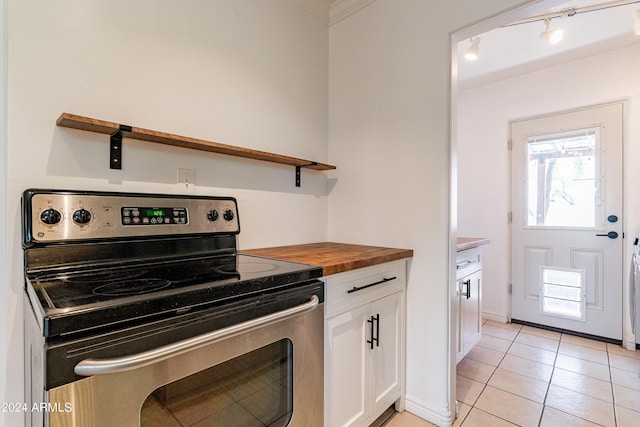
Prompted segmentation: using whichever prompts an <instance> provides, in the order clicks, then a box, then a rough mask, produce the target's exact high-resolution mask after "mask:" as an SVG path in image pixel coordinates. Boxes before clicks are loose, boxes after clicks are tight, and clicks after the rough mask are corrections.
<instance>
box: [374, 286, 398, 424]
mask: <svg viewBox="0 0 640 427" xmlns="http://www.w3.org/2000/svg"><path fill="white" fill-rule="evenodd" d="M402 305H403V300H402V292H396V293H395V294H392V295H389V296H387V297H384V298H382V299H379V300H377V301H374V302H372V303H371V316H372V318H373V319H375V320H374V326H373V333H374V337H375V338H377V339H376V340H374V344H373V349H371V346H370V345H369V346H368V349H369V351H370V352H371V360H372V366H371V368H372V369H371V375H372V391H373V396H372V398H373V413H375V414H377V413H379V412H380V413H381V411H383V410H384V409H386V408H388V407H389V405H391V404H392V403H393V402H395V401H396V400H397V399H398V397H399V396H400V391H401V386H402V382H401V381H402V379H401V378H402V377H401V375H402V371H401V361H402V348H401V341H400V338H401V333H402V328H403V322H402V318H401V314H402V312H403V310H402V308H403V307H402Z"/></svg>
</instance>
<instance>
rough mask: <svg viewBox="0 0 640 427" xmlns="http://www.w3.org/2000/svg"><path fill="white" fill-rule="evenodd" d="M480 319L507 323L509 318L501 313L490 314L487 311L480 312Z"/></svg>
mask: <svg viewBox="0 0 640 427" xmlns="http://www.w3.org/2000/svg"><path fill="white" fill-rule="evenodd" d="M482 318H483V319H485V320H493V321H494V322H498V323H509V321H510V320H509V316H508V315H506V314H503V313H491V312H488V311H483V312H482Z"/></svg>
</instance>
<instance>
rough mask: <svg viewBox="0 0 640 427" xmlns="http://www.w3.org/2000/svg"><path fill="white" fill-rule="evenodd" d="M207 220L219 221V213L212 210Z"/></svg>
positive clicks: (208, 213)
mask: <svg viewBox="0 0 640 427" xmlns="http://www.w3.org/2000/svg"><path fill="white" fill-rule="evenodd" d="M207 219H208V220H209V221H217V220H218V211H217V210H215V209H211V210H210V211H209V212H207Z"/></svg>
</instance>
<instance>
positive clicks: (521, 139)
mask: <svg viewBox="0 0 640 427" xmlns="http://www.w3.org/2000/svg"><path fill="white" fill-rule="evenodd" d="M622 135H623V104H622V103H612V104H606V105H601V106H597V107H590V108H584V109H581V110H576V111H571V112H566V113H562V114H556V115H552V116H545V117H538V118H533V119H529V120H523V121H516V122H512V123H511V146H512V152H511V207H512V223H511V231H512V297H511V303H512V307H511V318H512V319H515V320H521V321H526V322H531V323H535V324H540V325H546V326H551V327H555V328H561V329H566V330H571V331H576V332H580V333H585V334H590V335H596V336H601V337H607V338H613V339H621V338H622V280H623V279H622V278H623V273H622V270H623V267H622V265H623V261H622V249H623V244H622V237H623V236H622V230H623V228H622Z"/></svg>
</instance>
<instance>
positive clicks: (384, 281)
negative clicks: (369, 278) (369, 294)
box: [347, 276, 397, 294]
mask: <svg viewBox="0 0 640 427" xmlns="http://www.w3.org/2000/svg"><path fill="white" fill-rule="evenodd" d="M396 278H397V277H396V276H393V277H390V278H388V279H387V278H386V277H385V278H384V279H382V280H380V281H378V282H374V283H370V284H368V285H364V286H360V287H357V286H354V287H353V288H351V289H349V290H348V291H347V293H348V294H350V293H351V292H358V291H361V290H363V289H367V288H370V287H372V286H375V285H380V284H382V283H386V282H390V281H392V280H396Z"/></svg>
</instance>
